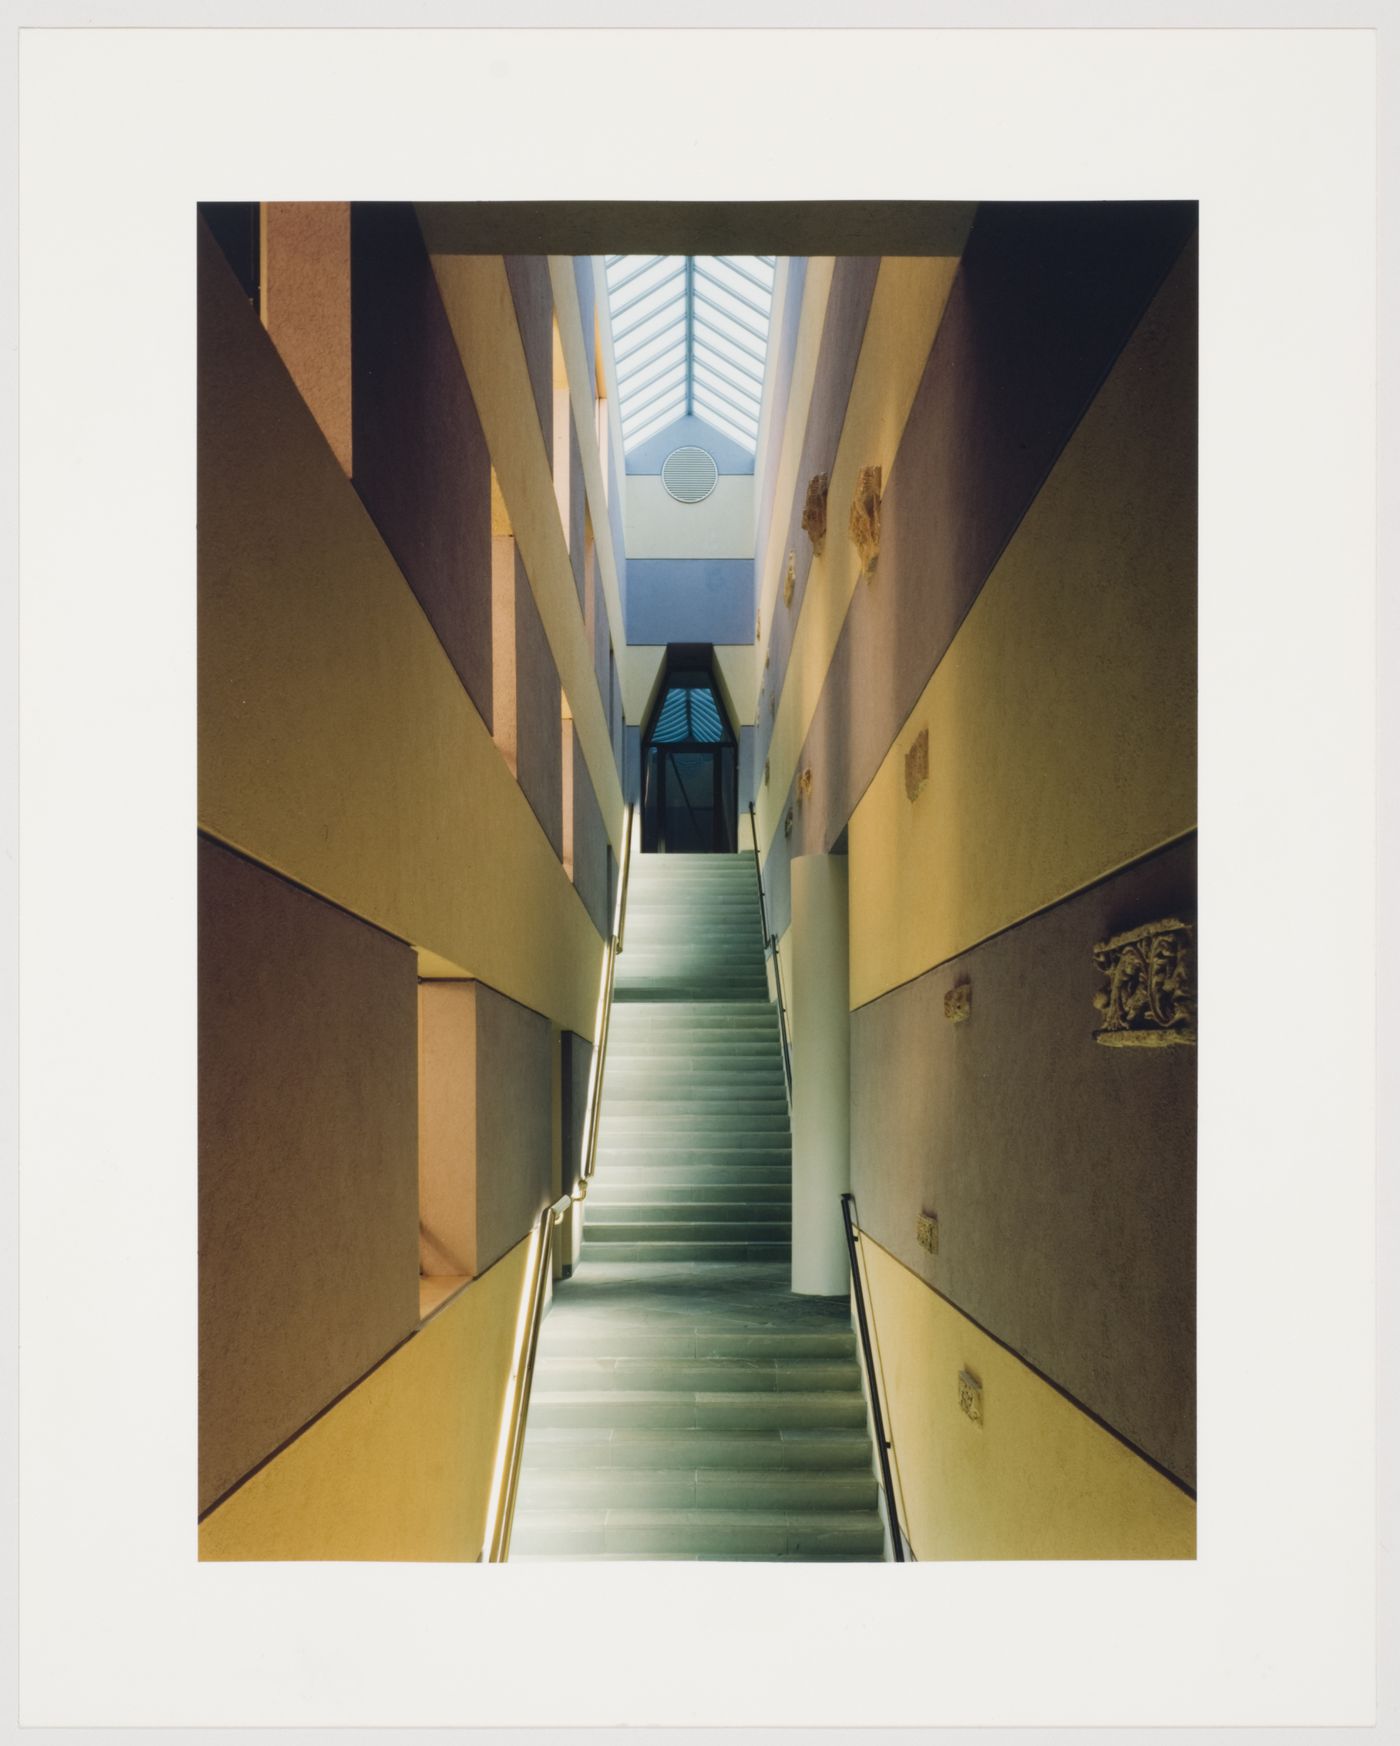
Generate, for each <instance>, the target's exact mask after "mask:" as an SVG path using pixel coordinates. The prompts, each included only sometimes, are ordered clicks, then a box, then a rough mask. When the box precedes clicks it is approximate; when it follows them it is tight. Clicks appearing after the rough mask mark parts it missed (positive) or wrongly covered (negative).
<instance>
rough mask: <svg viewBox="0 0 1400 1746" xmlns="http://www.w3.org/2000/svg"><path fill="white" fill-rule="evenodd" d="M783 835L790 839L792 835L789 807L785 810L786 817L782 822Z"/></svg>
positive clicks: (790, 809)
mask: <svg viewBox="0 0 1400 1746" xmlns="http://www.w3.org/2000/svg"><path fill="white" fill-rule="evenodd" d="M783 835H784V836H785V837H790V836H791V835H792V808H791V807H789V808H788V809H787V817H786V818H785V819H784V820H783Z"/></svg>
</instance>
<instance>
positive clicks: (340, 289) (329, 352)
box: [262, 200, 353, 473]
mask: <svg viewBox="0 0 1400 1746" xmlns="http://www.w3.org/2000/svg"><path fill="white" fill-rule="evenodd" d="M262 240H263V284H262V303H263V323H264V325H265V326H266V328H267V331H268V332H269V333H270V334H271V335H272V341H273V344H274V345H275V346H276V347H277V350H278V352H279V353H280V355H281V358H282V362H283V363H284V364H285V365H286V366H287V368H288V370H289V371H290V372H291V376H292V380H293V381H294V382H295V383H296V385H297V388H298V390H299V391H300V393H301V397H302V399H303V400H304V401H305V402H306V404H307V406H308V407H309V408H310V409H311V413H312V415H313V417H314V418H315V420H316V422H317V424H319V425H320V427H321V430H322V432H323V433H324V435H325V438H326V441H327V442H328V443H329V444H330V445H331V449H332V452H333V453H334V455H335V458H336V460H338V461H339V462H340V464H341V466H342V467H343V468H344V469H345V471H346V472H347V473H350V472H351V471H352V470H353V466H352V463H353V443H352V440H351V438H352V431H351V405H350V379H351V358H350V207H349V205H348V203H346V202H344V201H282V200H272V201H268V202H267V203H266V204H265V205H264V206H263V209H262Z"/></svg>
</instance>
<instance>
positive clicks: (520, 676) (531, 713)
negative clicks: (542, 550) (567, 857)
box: [515, 555, 564, 858]
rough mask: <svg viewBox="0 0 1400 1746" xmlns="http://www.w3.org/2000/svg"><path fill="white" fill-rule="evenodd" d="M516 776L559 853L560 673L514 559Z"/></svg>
mask: <svg viewBox="0 0 1400 1746" xmlns="http://www.w3.org/2000/svg"><path fill="white" fill-rule="evenodd" d="M515 672H516V699H517V715H516V729H515V746H516V753H515V756H516V774H517V776H518V777H519V780H520V787H521V791H522V793H523V794H524V795H525V798H526V799H527V800H528V801H529V802H530V805H531V806H532V807H533V808H534V813H535V817H536V818H537V819H538V820H539V821H540V824H541V825H542V826H543V828H544V834H545V835H546V836H547V837H548V838H549V841H550V845H551V847H552V848H553V850H554V853H555V854H556V855H557V856H559V857H561V858H562V856H563V853H564V776H563V771H562V769H561V766H560V747H559V671H558V669H557V668H556V667H555V665H554V656H553V655H552V654H551V653H550V648H549V638H548V637H547V636H546V635H545V630H544V625H543V624H542V623H541V622H540V613H539V608H538V606H536V604H535V596H534V593H533V591H532V590H531V588H530V585H529V578H528V577H527V576H526V574H525V567H524V563H523V561H522V560H521V559H520V558H519V556H518V555H517V558H516V571H515Z"/></svg>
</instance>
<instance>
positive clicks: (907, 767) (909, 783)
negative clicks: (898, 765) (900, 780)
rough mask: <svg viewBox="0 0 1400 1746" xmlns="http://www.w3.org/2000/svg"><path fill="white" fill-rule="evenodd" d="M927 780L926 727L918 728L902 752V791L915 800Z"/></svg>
mask: <svg viewBox="0 0 1400 1746" xmlns="http://www.w3.org/2000/svg"><path fill="white" fill-rule="evenodd" d="M927 781H928V729H927V728H920V729H919V732H918V735H917V736H916V738H915V740H914V743H913V745H912V746H910V748H909V750H908V751H907V752H906V753H905V754H904V792H905V793H906V794H907V795H908V796H909V798H910V800H917V799H918V798H919V795H920V794H921V793H922V792H923V789H924V784H925V783H926V782H927Z"/></svg>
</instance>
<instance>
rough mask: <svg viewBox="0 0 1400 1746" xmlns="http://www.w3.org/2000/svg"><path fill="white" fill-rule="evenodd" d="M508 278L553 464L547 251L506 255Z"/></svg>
mask: <svg viewBox="0 0 1400 1746" xmlns="http://www.w3.org/2000/svg"><path fill="white" fill-rule="evenodd" d="M505 264H506V279H507V281H508V282H509V284H510V298H511V302H512V304H513V305H514V306H515V319H516V321H517V322H518V324H519V327H520V340H521V344H522V345H523V346H524V348H525V364H526V367H527V369H528V370H529V372H530V390H531V393H532V394H533V395H534V400H535V410H536V412H537V413H538V414H539V420H540V435H541V437H543V439H544V452H545V458H546V460H547V461H548V463H549V464H550V466H553V464H554V325H553V324H554V294H553V292H552V291H551V290H550V285H549V259H548V257H547V256H546V255H506V256H505Z"/></svg>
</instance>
